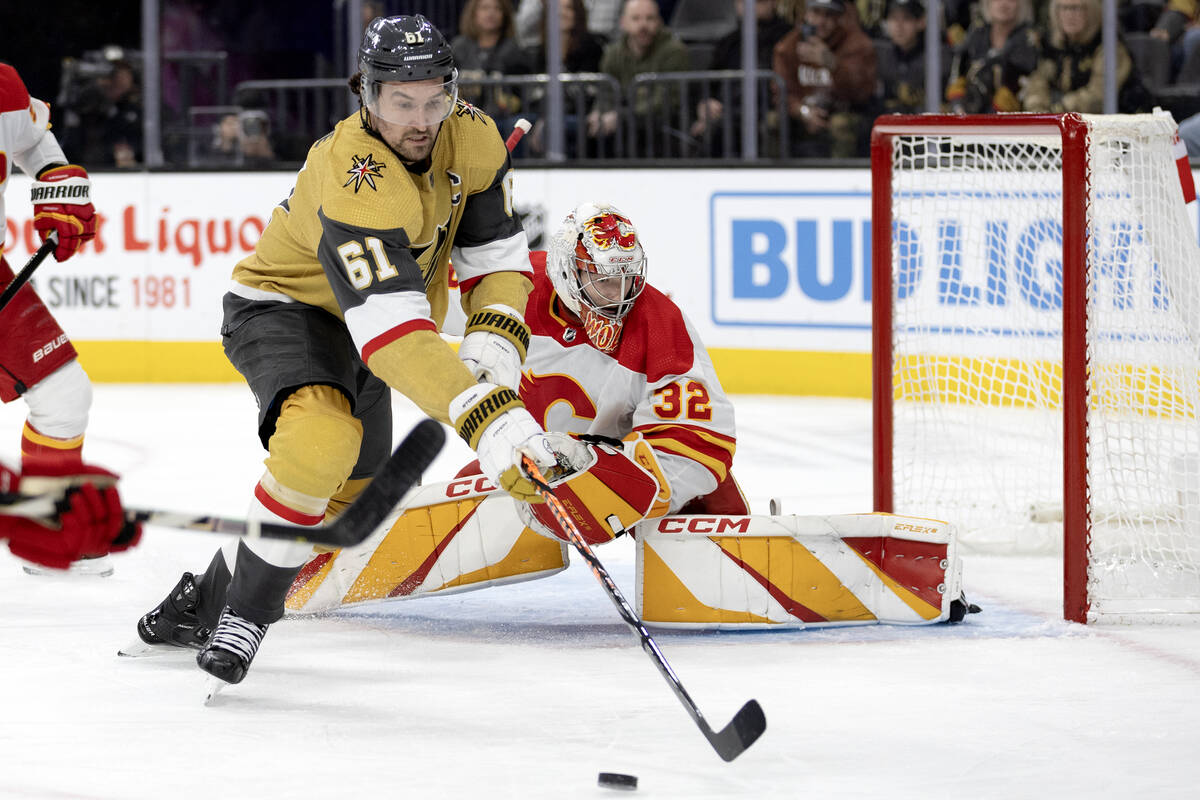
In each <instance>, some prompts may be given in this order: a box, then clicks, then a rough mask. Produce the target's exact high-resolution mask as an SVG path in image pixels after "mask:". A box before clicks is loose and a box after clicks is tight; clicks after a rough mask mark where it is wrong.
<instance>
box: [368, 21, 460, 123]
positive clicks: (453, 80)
mask: <svg viewBox="0 0 1200 800" xmlns="http://www.w3.org/2000/svg"><path fill="white" fill-rule="evenodd" d="M358 69H359V73H360V78H359V94H360V96H361V97H362V101H363V106H364V107H365V108H366V109H367V110H369V111H370V112H371V113H372V114H373V115H375V116H377V117H380V118H382V119H385V120H387V121H388V122H392V123H395V124H398V125H414V126H419V127H428V126H429V125H433V124H437V123H440V122H441V121H442V120H444V119H446V117H448V116H450V113H451V112H452V111H453V110H454V105H455V103H456V102H457V101H458V69H457V68H456V67H455V66H454V52H453V51H452V50H451V49H450V43H449V42H447V41H446V37H445V36H443V35H442V33H441V31H439V30H438V29H437V28H435V27H434V26H433V25H432V24H431V23H430V22H429V20H427V19H425V17H423V16H421V15H420V14H414V15H412V16H407V15H405V16H398V17H376V18H375V19H373V20H372V21H371V24H370V25H368V26H367V29H366V31H364V32H363V40H362V45H361V46H360V47H359V49H358ZM438 79H441V81H442V84H441V87H440V89H436V90H435V91H431V90H428V89H421V90H415V89H403V88H398V87H396V86H395V84H403V83H410V82H413V81H436V80H438ZM389 84H392V86H391V88H390V89H389V88H387V87H388V85H389Z"/></svg>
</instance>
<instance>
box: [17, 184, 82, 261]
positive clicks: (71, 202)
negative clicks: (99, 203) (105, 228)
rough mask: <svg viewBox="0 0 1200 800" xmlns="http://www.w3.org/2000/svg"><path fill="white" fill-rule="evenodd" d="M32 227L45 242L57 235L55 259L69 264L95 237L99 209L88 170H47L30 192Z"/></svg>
mask: <svg viewBox="0 0 1200 800" xmlns="http://www.w3.org/2000/svg"><path fill="white" fill-rule="evenodd" d="M31 196H32V199H33V227H34V229H35V230H36V231H37V232H38V233H39V234H41V237H42V241H46V238H47V237H49V236H50V231H58V247H56V248H54V258H55V260H57V261H66V260H67V259H68V258H70V257H71V256H73V255H75V253H76V252H77V251H78V250H79V248H80V247H82V246H83V243H84V242H86V241H88V240H89V239H91V238H92V237H94V236H95V235H96V209H95V207H94V206H93V205H92V182H91V181H90V180H88V174H87V170H85V169H84V168H83V167H80V166H76V165H75V164H66V165H63V166H57V167H50V168H49V169H47V170H44V171H43V172H42V173H41V174H40V175H38V178H37V180H36V181H34V182H33V188H32V190H31Z"/></svg>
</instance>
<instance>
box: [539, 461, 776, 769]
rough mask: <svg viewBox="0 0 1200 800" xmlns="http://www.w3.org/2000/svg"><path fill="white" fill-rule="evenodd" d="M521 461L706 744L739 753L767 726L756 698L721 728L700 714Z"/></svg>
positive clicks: (730, 755)
mask: <svg viewBox="0 0 1200 800" xmlns="http://www.w3.org/2000/svg"><path fill="white" fill-rule="evenodd" d="M522 465H523V466H524V468H525V471H526V473H527V474H528V475H529V476H530V478H531V479H532V480H533V483H534V486H536V487H537V492H538V494H539V495H541V496H542V497H543V498H544V499H545V501H546V502H547V503H548V504H549V505H550V510H551V511H552V512H553V514H554V518H555V519H556V520H557V521H558V524H559V527H561V528H562V530H563V532H564V533H565V534H566V535H567V538H568V539H569V540H570V542H571V544H572V545H574V547H575V549H576V550H577V551H578V552H579V555H580V556H582V557H583V560H584V561H586V562H587V565H588V567H589V568H590V569H591V570H592V574H593V575H595V576H596V580H598V581H600V585H601V586H603V587H604V590H605V591H606V592H607V593H608V599H609V600H611V601H612V603H613V605H614V606H616V609H617V613H618V614H620V615H621V619H623V620H625V622H626V624H628V625H629V626H630V628H632V629H633V632H634V634H635V635H636V636H637V637H638V640H639V641H640V642H641V645H642V650H643V651H644V652H645V653H646V655H648V656H650V660H651V661H653V662H654V666H655V667H657V668H658V671H659V673H661V674H662V676H663V678H664V679H665V680H666V682H667V684H668V685H669V686H670V687H671V691H673V692H674V693H675V696H676V697H677V698H679V702H681V703H683V707H684V708H685V709H686V710H687V712H688V715H689V716H691V718H692V720H693V721H694V722H695V723H696V725H697V726H698V727H699V728H700V732H701V733H703V734H704V738H706V739H708V742H709V744H711V745H712V746H713V749H714V750H716V751H717V754H718V755H719V756H721V758H723V759H724V760H726V761H732V760H733V759H735V758H737V757H738V756H739V755H741V754H742V753H743V752H744V751H745V750H746V748H747V747H749V746H750V745H752V744H754V742H755V741H756V740H757V739H758V737H759V736H761V735H762V733H763V731H764V730H766V727H767V719H766V716H765V715H764V714H763V711H762V708H761V707H760V706H759V704H758V701H756V700H750V701H749V702H747V703H746V704H745V705H744V706H742V707H741V709H739V710H738V713H737V714H735V715H734V718H733V720H732V721H731V722H730V723H729V724H728V725H726V726H725V727H724V728H722V729H721V730H720V731H714V730H713V729H712V726H710V725H709V724H708V721H707V720H706V719H704V715H703V714H701V713H700V708H699V706H697V705H696V701H695V700H693V699H692V696H691V695H689V694H688V692H687V689H685V688H683V683H682V682H680V680H679V676H678V675H676V674H675V670H673V669H671V665H670V663H668V661H667V657H666V656H664V655H663V652H662V650H660V649H659V647H658V643H657V642H655V641H654V637H652V636H651V635H650V632H649V631H647V630H646V626H645V625H644V624H642V621H641V620H640V619H639V618H638V616H637V614H636V613H635V612H634V610H633V606H631V605H630V604H629V601H628V600H626V599H625V595H623V594H621V590H620V589H618V588H617V584H616V583H615V582H614V581H613V579H612V576H611V575H609V574H608V570H607V569H605V568H604V565H603V564H602V563H600V559H598V558H596V554H595V553H594V552H592V548H591V546H590V545H588V543H587V541H586V540H585V539H584V538H583V536H582V534H580V533H579V529H578V528H577V527H575V522H574V521H573V520H572V519H571V517H570V515H569V514H568V513H567V511H566V509H565V508H563V505H562V502H561V501H560V500H559V499H558V497H556V496H555V494H554V490H553V489H551V488H550V485H549V484H547V483H546V481H545V478H543V476H542V474H541V471H540V470H539V469H538V466H537V464H535V463H534V462H533V460H532V459H530V458H529V457H528V456H522Z"/></svg>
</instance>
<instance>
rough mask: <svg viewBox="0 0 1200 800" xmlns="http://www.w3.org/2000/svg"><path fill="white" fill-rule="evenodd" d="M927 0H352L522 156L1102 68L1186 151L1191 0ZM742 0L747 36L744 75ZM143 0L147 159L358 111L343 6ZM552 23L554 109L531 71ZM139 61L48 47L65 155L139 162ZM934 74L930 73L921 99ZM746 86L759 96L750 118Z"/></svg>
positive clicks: (954, 107) (648, 145)
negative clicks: (405, 34) (750, 65)
mask: <svg viewBox="0 0 1200 800" xmlns="http://www.w3.org/2000/svg"><path fill="white" fill-rule="evenodd" d="M926 1H927V0H552V2H555V3H557V19H558V26H557V27H558V32H557V36H556V35H555V32H554V31H553V30H549V29H548V28H549V26H548V19H547V18H548V17H551V18H552V17H553V16H555V15H554V14H552V13H550V12H551V11H552V9H550V8H547V6H546V3H545V0H427V1H426V2H420V1H419V0H392V1H391V2H368V0H361V2H359V3H356V4H354V5H357V6H359V8H360V10H361V18H362V20H363V23H362V24H365V22H366V21H369V20H370V19H372V18H374V17H375V16H379V15H386V14H396V13H424V14H425V15H426V16H427V17H429V19H430V21H431V22H433V23H434V24H435V25H437V26H438V27H439V28H440V29H441V30H443V31H444V32H445V33H446V35H447V36H452V37H453V48H454V52H455V56H456V58H457V60H458V66H459V69H460V81H459V88H460V96H461V98H462V99H464V100H467V101H468V102H470V103H472V104H475V105H477V106H479V107H481V108H483V109H484V110H485V111H487V112H488V113H489V114H490V115H492V116H493V117H494V118H495V119H496V120H497V122H498V124H499V126H500V128H501V130H502V131H503V132H507V131H508V130H510V129H511V127H512V125H513V124H514V123H515V122H516V120H517V119H520V118H526V119H528V120H530V121H531V122H532V123H533V129H532V131H531V132H530V134H529V135H528V136H527V137H526V138H525V140H524V141H523V142H522V143H521V145H520V147H519V148H518V150H517V151H516V152H515V153H514V157H515V158H516V159H517V160H529V161H533V160H546V159H554V160H561V159H566V160H571V161H592V162H594V161H598V160H603V161H611V160H613V159H631V160H638V159H648V158H650V159H662V158H684V159H731V160H739V159H742V158H743V157H744V155H745V153H746V151H745V150H744V149H743V142H742V137H743V136H744V135H746V134H747V133H748V132H749V133H751V134H752V135H753V137H754V148H753V151H752V152H753V153H754V155H755V156H756V157H757V158H760V159H771V160H778V159H812V158H820V159H829V158H838V159H856V158H857V159H861V158H865V157H866V156H867V145H868V137H869V133H870V127H871V123H872V121H873V120H874V119H875V117H877V116H878V115H879V114H882V113H895V112H903V113H919V112H922V111H926V110H928V109H930V108H935V109H939V110H942V111H946V112H951V113H985V114H986V113H993V112H998V111H1043V112H1065V111H1079V112H1085V113H1101V112H1103V111H1104V109H1105V75H1104V70H1105V67H1106V65H1108V64H1113V65H1115V75H1116V80H1115V86H1116V91H1117V94H1116V105H1117V111H1119V112H1121V113H1134V112H1142V111H1149V110H1150V109H1152V108H1154V107H1156V106H1158V107H1163V108H1166V109H1167V110H1169V111H1171V112H1172V113H1173V114H1174V115H1175V118H1176V120H1178V121H1180V122H1181V132H1182V134H1183V136H1184V139H1185V141H1186V142H1187V144H1188V147H1189V153H1190V154H1191V156H1192V157H1193V158H1195V157H1200V0H1119V1H1118V4H1117V17H1116V20H1117V30H1118V35H1117V36H1116V37H1115V39H1114V41H1113V44H1114V47H1115V54H1114V55H1115V58H1114V57H1110V58H1109V59H1108V60H1106V59H1105V51H1104V42H1103V37H1102V22H1103V14H1104V7H1103V6H1102V0H942V2H940V3H938V4H937V6H936V8H937V10H938V12H939V20H938V22H939V24H937V25H936V26H935V27H934V28H933V33H932V34H931V35H929V36H927V35H926V28H927V26H928V20H927V14H926ZM746 2H748V3H751V4H752V6H753V9H752V11H751V12H750V13H752V14H753V16H754V19H755V20H756V26H755V31H754V34H755V38H756V42H757V44H756V48H755V50H756V52H755V57H754V64H755V66H756V68H757V71H755V72H754V73H752V76H751V78H750V79H749V80H746V79H745V75H746V73H745V72H744V71H743V66H744V64H745V63H746V62H745V61H744V60H743V57H742V42H743V31H742V27H741V23H742V21H743V20H744V19H745V18H746V14H747V10H746V9H745V6H744V3H746ZM335 5H338V6H342V5H344V4H342V3H338V4H335ZM159 7H160V9H161V19H160V30H161V32H162V35H161V39H160V42H159V52H158V54H157V57H158V63H159V64H160V65H161V69H160V74H161V82H160V83H159V84H158V86H157V89H158V92H157V93H158V95H159V97H160V105H159V114H158V115H157V117H158V120H160V121H161V122H160V124H159V125H158V126H157V131H158V136H159V141H160V143H161V145H160V148H158V150H159V151H160V152H161V158H162V166H164V167H168V168H179V167H197V168H209V169H211V168H226V167H229V168H264V167H272V166H288V165H295V164H297V163H299V162H301V161H303V158H304V154H305V152H306V150H307V148H308V145H309V144H310V143H311V142H312V141H313V140H314V139H316V138H318V137H319V136H321V135H323V134H324V133H325V132H327V131H328V130H329V129H330V128H331V127H332V125H333V123H335V122H336V121H337V120H338V119H340V118H342V117H343V116H345V115H346V114H348V113H350V112H352V111H353V110H354V108H355V107H356V105H355V104H354V101H353V98H352V96H351V95H350V94H349V92H348V91H347V89H346V85H345V79H346V78H347V77H348V74H349V72H348V64H349V60H348V59H347V58H346V57H345V52H346V45H345V44H344V42H348V41H351V40H352V39H353V37H354V36H355V35H356V34H357V31H347V30H346V28H347V27H349V24H348V23H347V22H345V21H340V25H341V26H342V27H341V30H340V31H339V30H338V27H339V20H340V18H339V16H338V13H337V11H336V10H329V9H326V10H324V11H323V12H321V13H320V14H315V15H314V14H308V15H307V16H308V17H310V18H306V15H305V14H303V13H301V14H298V15H297V19H295V20H293V21H292V27H293V28H295V30H296V31H297V33H296V36H295V37H289V38H288V42H289V44H288V45H287V46H286V47H283V48H277V49H272V46H271V44H270V42H269V41H266V40H264V39H262V38H257V39H256V38H254V37H253V36H248V35H247V31H248V30H251V31H252V30H253V26H252V25H251V26H248V25H247V21H246V19H245V13H244V6H240V8H241V9H243V10H242V11H241V12H240V13H233V11H234V10H235V9H237V8H239V6H238V5H237V4H232V3H225V2H215V3H201V2H194V1H193V0H163V2H162V3H160V6H159ZM359 29H361V27H360V28H359ZM294 38H299V39H300V41H294ZM330 40H332V41H330ZM555 41H557V44H558V46H557V48H553V49H555V50H557V51H558V52H559V53H561V67H560V70H561V72H562V73H563V74H562V75H561V76H560V81H559V83H558V84H557V86H558V87H561V89H560V90H559V91H560V94H559V95H558V97H560V98H561V101H559V102H558V103H557V106H556V105H555V103H554V102H552V92H551V84H550V81H549V80H548V79H547V76H546V72H547V56H546V52H547V45H548V44H553V43H554V42H555ZM930 42H933V43H936V45H937V48H938V50H937V52H936V53H934V54H932V58H931V57H930V55H931V54H929V53H927V44H928V43H930ZM930 64H932V65H934V66H935V68H936V70H937V73H938V74H937V79H936V81H933V82H930V81H928V80H927V76H926V70H927V68H928V65H930ZM143 71H144V70H143V58H142V51H137V50H130V49H122V48H118V47H110V48H105V49H103V50H97V51H89V52H86V53H82V54H80V55H79V56H78V57H72V58H69V59H66V60H65V61H64V63H63V70H62V79H61V84H60V90H59V95H58V97H57V102H56V104H55V108H56V112H57V114H58V122H57V125H56V130H57V132H58V134H59V137H60V139H61V140H62V142H63V146H64V147H65V148H67V150H68V152H71V153H73V154H77V155H76V157H77V158H78V159H79V160H80V161H81V162H82V163H86V164H89V165H95V166H97V167H104V166H108V167H112V168H129V169H139V168H142V167H143V166H144V165H145V164H146V163H147V157H146V148H145V147H144V146H143V143H144V137H145V133H146V131H147V130H148V128H147V127H146V126H145V125H144V124H143V122H144V120H143V114H144V110H145V109H144V103H143V99H142V97H143V94H142V91H141V86H142V81H143V80H144V75H143ZM930 86H935V87H938V96H937V100H936V102H933V103H931V102H929V100H928V88H929V87H930ZM749 87H753V88H754V99H755V105H754V106H753V107H754V109H755V112H754V123H753V124H751V125H746V124H745V120H743V118H742V108H743V102H742V98H743V92H744V90H745V89H746V88H749ZM559 115H561V116H559ZM554 119H561V120H562V122H561V131H562V133H561V135H560V138H559V139H557V140H556V139H554V138H552V137H551V136H549V135H548V133H549V132H550V131H552V130H553V129H554V122H553V120H554ZM556 145H557V146H561V148H562V150H561V151H557V150H556V149H555V147H556ZM152 165H153V164H152Z"/></svg>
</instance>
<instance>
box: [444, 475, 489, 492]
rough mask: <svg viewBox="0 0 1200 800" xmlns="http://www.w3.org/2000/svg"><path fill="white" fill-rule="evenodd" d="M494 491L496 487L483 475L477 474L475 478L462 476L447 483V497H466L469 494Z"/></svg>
mask: <svg viewBox="0 0 1200 800" xmlns="http://www.w3.org/2000/svg"><path fill="white" fill-rule="evenodd" d="M494 491H496V487H495V486H493V485H492V482H491V481H489V480H488V479H487V478H485V477H483V476H482V475H476V476H474V477H473V478H461V479H460V480H457V481H450V483H448V484H446V497H466V496H467V495H469V494H483V493H485V492H494Z"/></svg>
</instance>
